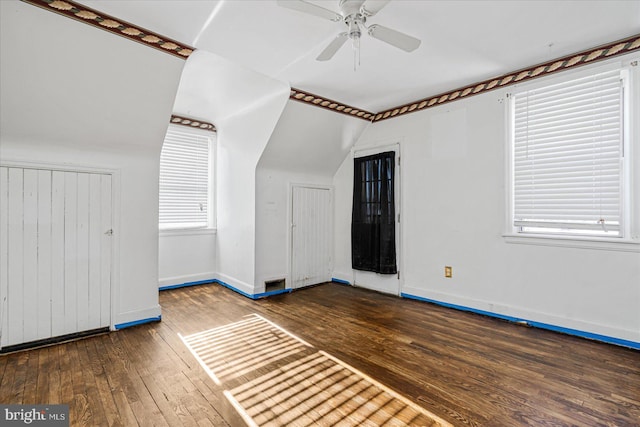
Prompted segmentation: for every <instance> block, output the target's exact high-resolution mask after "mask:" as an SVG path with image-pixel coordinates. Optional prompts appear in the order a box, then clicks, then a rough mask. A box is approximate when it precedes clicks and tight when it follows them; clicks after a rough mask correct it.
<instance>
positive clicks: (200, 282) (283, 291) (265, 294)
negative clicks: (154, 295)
mask: <svg viewBox="0 0 640 427" xmlns="http://www.w3.org/2000/svg"><path fill="white" fill-rule="evenodd" d="M213 283H215V284H218V285H221V286H224V287H225V288H228V289H231V290H232V291H234V292H237V293H239V294H240V295H242V296H244V297H247V298H250V299H253V300H256V299H260V298H265V297H270V296H272V295H279V294H286V293H289V292H291V289H278V290H276V291H270V292H263V293H260V294H248V293H246V292H244V291H241V290H240V289H238V288H236V287H234V286H231V285H230V284H228V283H225V282H223V281H222V280H219V279H207V280H198V281H197V282H186V283H178V284H176V285H167V286H161V287H159V288H158V290H160V291H168V290H170V289H178V288H186V287H187V286H197V285H207V284H213Z"/></svg>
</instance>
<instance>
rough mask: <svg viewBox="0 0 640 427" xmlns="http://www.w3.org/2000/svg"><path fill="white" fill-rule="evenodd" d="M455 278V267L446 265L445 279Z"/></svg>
mask: <svg viewBox="0 0 640 427" xmlns="http://www.w3.org/2000/svg"><path fill="white" fill-rule="evenodd" d="M452 276H453V267H450V266H448V265H446V266H445V267H444V277H452Z"/></svg>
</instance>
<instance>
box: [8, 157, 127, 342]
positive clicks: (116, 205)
mask: <svg viewBox="0 0 640 427" xmlns="http://www.w3.org/2000/svg"><path fill="white" fill-rule="evenodd" d="M0 166H2V167H7V168H22V169H40V170H47V171H60V172H76V173H93V174H103V175H110V176H111V227H112V230H114V233H113V234H112V237H111V238H112V240H111V267H110V276H111V277H110V280H109V330H111V331H115V330H116V328H115V319H116V309H117V301H118V298H119V294H120V292H119V290H120V286H119V284H120V282H119V277H120V233H119V230H120V210H121V208H120V182H121V181H120V180H121V176H120V174H121V172H120V169H116V168H103V167H95V166H90V165H85V164H76V163H62V164H61V163H46V162H31V161H28V160H21V159H11V158H10V159H2V160H0ZM2 304H4V302H3V301H0V316H4V313H5V310H4V306H3V305H2ZM3 327H4V319H3V317H0V330H2V328H3ZM0 348H2V344H1V343H0Z"/></svg>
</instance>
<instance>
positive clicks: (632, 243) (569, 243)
mask: <svg viewBox="0 0 640 427" xmlns="http://www.w3.org/2000/svg"><path fill="white" fill-rule="evenodd" d="M502 237H504V240H505V242H506V243H511V244H519V245H535V246H556V247H563V248H576V249H596V250H603V251H619V252H639V253H640V241H639V240H631V239H624V238H611V237H610V238H607V237H602V238H594V237H579V236H551V235H544V234H536V235H533V234H529V235H527V234H503V235H502Z"/></svg>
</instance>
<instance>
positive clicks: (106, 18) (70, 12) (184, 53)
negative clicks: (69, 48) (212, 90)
mask: <svg viewBox="0 0 640 427" xmlns="http://www.w3.org/2000/svg"><path fill="white" fill-rule="evenodd" d="M22 1H23V2H25V3H29V4H32V5H34V6H38V7H41V8H43V9H46V10H50V11H52V12H55V13H58V14H60V15H64V16H66V17H68V18H72V19H75V20H76V21H80V22H84V23H85V24H89V25H92V26H94V27H96V28H100V29H102V30H105V31H109V32H110V33H113V34H117V35H119V36H122V37H125V38H128V39H129V40H133V41H136V42H138V43H142V44H144V45H145V46H149V47H153V48H155V49H158V50H160V51H162V52H165V53H169V54H171V55H174V56H177V57H178V58H182V59H187V58H188V57H189V55H191V54H192V53H193V51H194V48H193V47H191V46H188V45H186V44H184V43H180V42H179V41H176V40H172V39H170V38H168V37H164V36H162V35H160V34H157V33H154V32H153V31H149V30H145V29H144V28H142V27H139V26H137V25H134V24H130V23H128V22H125V21H123V20H121V19H118V18H115V17H113V16H110V15H107V14H106V13H102V12H99V11H97V10H95V9H91V8H89V7H86V6H84V5H81V4H79V3H76V2H74V1H72V0H22Z"/></svg>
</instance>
